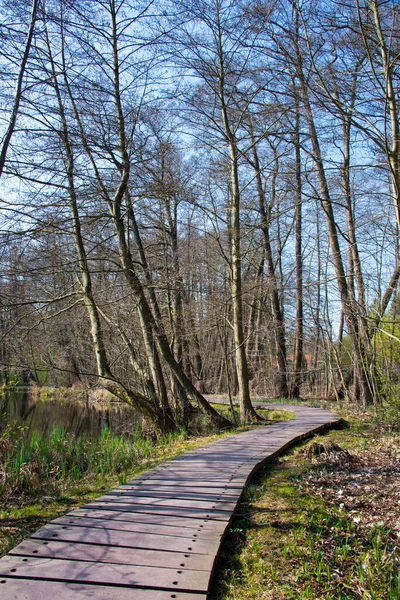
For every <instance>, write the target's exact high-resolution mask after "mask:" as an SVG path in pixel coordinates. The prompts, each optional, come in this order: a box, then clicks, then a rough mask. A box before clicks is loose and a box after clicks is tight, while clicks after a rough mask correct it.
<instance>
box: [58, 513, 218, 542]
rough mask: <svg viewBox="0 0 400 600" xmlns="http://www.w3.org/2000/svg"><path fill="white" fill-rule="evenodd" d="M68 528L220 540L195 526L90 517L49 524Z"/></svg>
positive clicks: (216, 534) (208, 531) (214, 534)
mask: <svg viewBox="0 0 400 600" xmlns="http://www.w3.org/2000/svg"><path fill="white" fill-rule="evenodd" d="M50 524H51V525H59V526H69V527H85V528H87V527H89V528H92V527H94V528H96V529H106V530H108V529H112V530H113V531H127V532H130V531H133V532H136V533H154V534H158V535H169V536H172V537H184V538H190V537H194V536H195V537H198V536H199V537H200V535H199V534H200V533H201V539H205V538H207V539H208V538H220V537H221V534H218V533H216V531H215V529H204V528H202V529H200V528H199V527H198V526H197V527H196V526H195V524H194V525H193V527H191V528H187V527H171V526H170V525H159V524H154V523H134V522H131V523H129V522H127V521H112V520H110V519H91V518H90V517H76V516H70V517H59V518H58V519H54V520H53V521H51V523H49V525H50Z"/></svg>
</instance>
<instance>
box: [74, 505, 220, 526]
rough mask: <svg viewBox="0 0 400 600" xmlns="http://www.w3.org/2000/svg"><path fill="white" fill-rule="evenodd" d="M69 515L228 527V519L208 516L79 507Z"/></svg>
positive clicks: (127, 520) (176, 524) (175, 524)
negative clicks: (210, 518)
mask: <svg viewBox="0 0 400 600" xmlns="http://www.w3.org/2000/svg"><path fill="white" fill-rule="evenodd" d="M66 516H67V517H69V516H72V517H90V518H91V519H107V520H109V521H110V522H113V521H126V522H128V523H150V524H155V525H157V524H158V523H159V524H160V525H169V526H171V527H180V528H185V529H186V528H188V529H193V528H196V527H199V528H201V529H206V530H213V531H216V528H219V527H223V528H225V527H226V521H212V522H211V521H210V520H208V519H206V518H204V519H197V518H194V519H193V518H186V517H182V516H181V515H152V514H147V513H135V512H125V511H110V510H96V509H87V508H86V507H84V508H78V509H77V510H74V511H73V512H71V513H68V514H67V515H66Z"/></svg>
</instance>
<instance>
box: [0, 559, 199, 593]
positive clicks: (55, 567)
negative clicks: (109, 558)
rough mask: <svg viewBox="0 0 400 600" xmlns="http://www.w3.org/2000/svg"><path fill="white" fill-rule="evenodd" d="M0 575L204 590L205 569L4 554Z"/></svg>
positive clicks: (191, 590)
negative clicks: (195, 569) (194, 569)
mask: <svg viewBox="0 0 400 600" xmlns="http://www.w3.org/2000/svg"><path fill="white" fill-rule="evenodd" d="M0 577H18V578H22V577H24V578H27V579H33V578H34V579H50V580H55V581H71V582H74V583H100V584H103V585H120V586H131V587H140V588H146V587H151V588H153V589H164V590H168V589H169V590H172V591H174V590H181V591H189V592H204V593H206V592H207V589H208V584H209V579H210V574H209V573H208V572H207V571H193V570H189V569H185V568H184V567H182V568H180V569H166V568H163V567H144V566H137V565H125V564H119V565H117V564H109V563H96V562H85V561H78V560H64V559H57V560H54V559H51V558H32V557H30V558H22V557H20V556H6V557H4V558H3V560H1V561H0Z"/></svg>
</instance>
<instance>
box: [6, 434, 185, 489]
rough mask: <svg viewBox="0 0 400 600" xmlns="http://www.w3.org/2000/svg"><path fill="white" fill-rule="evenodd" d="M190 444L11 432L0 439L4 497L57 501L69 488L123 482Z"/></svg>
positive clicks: (177, 437) (173, 439) (174, 437)
mask: <svg viewBox="0 0 400 600" xmlns="http://www.w3.org/2000/svg"><path fill="white" fill-rule="evenodd" d="M184 439H186V434H185V433H184V432H183V431H182V432H178V433H175V434H169V435H167V436H165V437H161V438H159V439H157V440H154V439H153V438H150V437H146V436H143V434H142V433H141V432H140V431H139V430H138V431H136V432H135V433H134V435H133V436H132V437H129V438H125V437H122V436H118V435H114V434H112V433H111V432H110V431H109V430H108V429H107V428H105V429H104V430H103V432H102V434H101V436H100V437H99V438H97V439H93V438H90V437H87V436H80V437H75V436H74V435H72V434H70V433H68V432H67V431H66V430H65V429H62V428H59V427H54V428H53V429H52V430H51V431H50V432H49V433H48V435H46V436H45V435H43V434H41V433H38V432H33V433H32V435H31V437H29V438H28V437H27V436H26V435H18V436H16V435H15V432H13V431H12V430H11V429H8V430H7V431H6V432H5V433H4V434H3V435H2V436H1V437H0V447H1V449H2V452H1V454H0V496H1V497H2V498H7V497H15V496H17V495H22V496H32V497H38V496H40V495H43V494H51V495H57V494H59V493H62V490H63V488H64V487H65V486H68V485H70V484H71V483H73V482H76V481H79V480H81V479H83V478H85V479H87V478H90V477H93V476H106V475H107V476H108V475H117V476H118V478H119V480H120V481H121V482H123V481H125V480H126V474H127V473H128V472H130V471H133V470H134V469H136V468H137V467H138V466H140V464H141V462H143V461H144V460H146V459H149V458H150V457H152V456H153V455H159V454H160V453H162V452H163V451H164V450H165V449H167V448H170V447H171V445H174V444H176V443H179V442H180V441H183V440H184Z"/></svg>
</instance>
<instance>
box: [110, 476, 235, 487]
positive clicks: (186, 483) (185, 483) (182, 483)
mask: <svg viewBox="0 0 400 600" xmlns="http://www.w3.org/2000/svg"><path fill="white" fill-rule="evenodd" d="M130 485H134V486H140V487H141V486H143V487H147V486H157V487H158V486H161V487H162V486H165V487H171V485H172V486H173V487H177V488H183V489H184V488H193V489H194V488H206V489H209V490H214V489H215V488H216V489H218V490H219V489H221V488H225V489H231V490H238V491H241V490H242V488H241V487H240V485H232V484H231V483H229V478H228V480H226V481H225V482H220V481H206V480H204V479H196V478H194V477H192V478H191V479H190V480H189V479H182V478H180V479H179V480H177V479H166V478H165V477H162V478H160V479H155V478H152V477H150V476H148V477H138V479H132V480H131V481H130V482H129V483H127V484H126V486H130ZM124 488H125V485H123V486H121V489H124Z"/></svg>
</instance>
